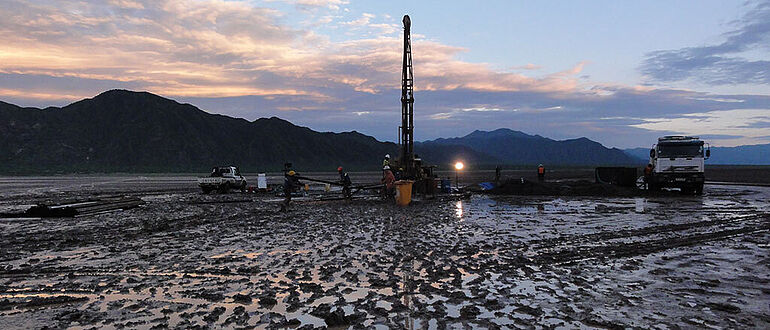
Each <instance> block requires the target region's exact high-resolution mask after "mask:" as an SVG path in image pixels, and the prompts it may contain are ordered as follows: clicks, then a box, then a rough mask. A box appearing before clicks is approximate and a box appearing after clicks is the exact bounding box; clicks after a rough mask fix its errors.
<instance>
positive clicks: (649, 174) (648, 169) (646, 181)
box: [644, 164, 652, 190]
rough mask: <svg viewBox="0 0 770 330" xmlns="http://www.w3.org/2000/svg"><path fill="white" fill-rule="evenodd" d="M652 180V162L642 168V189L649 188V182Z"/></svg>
mask: <svg viewBox="0 0 770 330" xmlns="http://www.w3.org/2000/svg"><path fill="white" fill-rule="evenodd" d="M651 182H652V164H647V166H646V167H645V168H644V189H645V190H648V189H650V183H651Z"/></svg>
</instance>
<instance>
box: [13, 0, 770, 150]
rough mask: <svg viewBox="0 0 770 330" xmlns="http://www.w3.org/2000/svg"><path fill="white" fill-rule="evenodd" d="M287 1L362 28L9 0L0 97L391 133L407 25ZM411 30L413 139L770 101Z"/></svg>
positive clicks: (166, 1)
mask: <svg viewBox="0 0 770 330" xmlns="http://www.w3.org/2000/svg"><path fill="white" fill-rule="evenodd" d="M286 2H287V3H289V4H291V5H296V6H306V7H312V8H316V9H317V10H318V11H320V12H315V11H314V12H313V13H309V14H307V13H306V14H304V15H306V16H310V17H311V18H312V19H310V20H309V21H312V22H321V21H323V22H326V23H324V24H326V25H327V26H326V27H327V28H330V27H332V26H334V27H339V24H340V23H341V22H348V23H350V24H351V25H357V26H360V31H361V33H362V35H360V36H357V37H351V38H348V39H344V40H337V39H336V38H332V37H330V36H328V35H324V34H323V33H320V32H318V31H315V30H313V29H312V28H307V27H303V28H300V27H297V26H294V25H289V23H287V21H289V19H288V18H287V16H291V15H294V14H297V13H296V12H290V13H287V12H283V11H279V10H276V9H270V8H263V7H259V6H258V5H255V4H254V3H253V2H251V1H221V0H195V1H193V0H158V1H151V0H131V1H128V0H115V1H107V2H104V1H96V0H93V1H80V0H60V1H56V2H30V1H19V0H7V1H5V3H4V5H3V6H0V15H3V17H4V19H3V20H0V44H2V45H3V46H2V47H0V97H2V99H3V100H5V101H12V102H14V103H19V104H21V105H37V106H47V105H51V104H52V103H53V104H56V105H65V104H66V103H67V102H69V101H75V100H78V99H81V98H84V97H90V96H93V95H96V94H98V93H100V92H102V91H104V90H107V89H112V88H127V89H133V90H147V91H150V92H153V93H157V94H160V95H162V96H166V97H171V98H175V99H178V100H180V101H183V102H189V103H192V104H195V105H197V106H200V107H201V108H203V109H206V110H208V111H210V112H216V113H224V114H228V115H233V116H237V117H244V118H247V119H256V118H258V117H269V116H274V115H279V116H281V117H284V118H286V119H288V120H291V121H293V122H295V123H298V124H301V125H305V126H310V127H313V128H314V129H320V130H332V131H340V130H353V129H355V130H358V131H362V132H366V133H367V134H372V135H375V136H376V137H378V138H380V139H387V140H396V139H397V136H396V134H397V129H395V127H397V126H398V123H399V122H400V106H401V105H400V100H399V99H400V81H401V56H402V54H401V51H402V46H403V44H402V42H403V41H402V39H401V36H400V35H399V33H396V32H400V31H401V27H400V26H399V25H397V24H392V21H393V19H392V18H390V17H386V15H381V14H379V13H377V14H365V13H357V14H353V13H351V14H343V13H339V14H340V15H341V16H336V14H332V15H328V14H329V11H334V10H335V9H334V8H331V7H334V6H341V5H344V4H346V3H347V2H345V1H320V0H319V1H313V0H308V1H286ZM288 7H290V8H294V7H295V6H288ZM303 18H305V16H303V17H299V18H297V17H292V19H295V20H299V21H303V22H304V21H305V20H303ZM412 37H413V55H414V65H415V88H416V89H415V93H416V95H415V97H416V103H415V116H416V119H415V120H416V121H417V125H418V127H419V130H418V131H417V132H416V136H417V138H418V139H430V138H436V137H440V136H445V137H446V136H456V135H461V134H462V133H468V132H470V131H472V130H475V129H496V128H500V127H508V128H512V129H518V130H524V131H527V132H530V133H540V134H544V135H549V136H551V137H554V138H573V137H579V136H587V137H589V138H592V139H595V140H599V141H608V142H609V143H611V144H612V145H618V146H639V145H647V144H648V143H646V142H645V141H647V140H652V141H654V139H655V137H656V136H657V135H658V134H661V133H663V132H664V131H663V130H664V129H666V128H665V127H663V126H661V125H665V123H666V121H673V123H679V121H677V120H681V119H686V120H689V121H693V120H697V119H698V118H701V117H695V115H694V114H698V115H700V116H702V118H707V119H708V118H711V114H709V113H710V112H713V111H725V110H730V111H735V113H734V114H736V115H737V114H738V113H741V112H742V111H744V110H746V111H755V110H757V109H770V97H768V96H761V95H718V94H711V93H699V92H694V91H686V90H675V89H659V88H653V87H650V86H624V85H618V84H611V83H601V84H598V83H597V84H587V83H586V82H585V81H584V80H583V79H582V78H580V75H581V73H582V71H583V68H584V67H585V66H586V65H590V63H588V62H585V61H583V62H578V61H576V62H577V63H576V64H575V65H574V66H573V67H571V68H557V69H551V71H546V69H545V68H542V67H540V66H538V65H536V64H525V65H522V66H519V67H515V68H513V69H511V70H513V71H516V70H523V71H526V72H506V71H500V70H497V69H495V68H494V67H495V66H494V65H492V64H488V63H471V62H466V61H462V60H460V59H459V58H460V55H462V54H463V53H464V52H468V51H470V50H469V49H465V48H462V47H455V46H452V45H447V44H444V43H441V42H438V41H435V40H430V39H427V38H426V37H424V36H420V35H419V34H413V35H412ZM533 70H537V72H533ZM549 72H550V73H549ZM524 73H527V74H524ZM535 74H537V75H535ZM712 120H713V119H712ZM759 122H760V119H757V118H753V119H752V118H747V119H746V120H744V121H743V122H742V123H741V124H740V125H738V126H735V127H732V128H731V129H732V130H733V131H731V133H715V134H731V135H742V134H743V133H739V132H741V129H743V130H744V131H743V132H745V134H743V135H742V136H744V139H734V140H731V141H730V142H729V143H740V142H741V141H744V140H746V141H754V140H757V139H759V137H757V135H756V134H755V132H754V131H751V129H752V127H750V126H751V125H760V124H758V123H759ZM640 125H641V126H640ZM645 125H646V126H645ZM649 125H652V126H649ZM655 125H657V126H655ZM741 125H743V126H745V127H743V126H741ZM739 126H740V127H739ZM671 130H673V128H668V131H671ZM668 131H666V132H668ZM765 135H767V134H765Z"/></svg>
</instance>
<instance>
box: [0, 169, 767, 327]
mask: <svg viewBox="0 0 770 330" xmlns="http://www.w3.org/2000/svg"><path fill="white" fill-rule="evenodd" d="M99 195H102V196H103V195H132V196H139V197H141V198H142V199H143V200H144V201H145V202H146V204H145V205H144V206H142V207H140V208H136V209H132V210H128V211H121V212H111V213H104V214H97V215H90V216H85V217H79V218H60V219H3V220H0V328H3V329H9V328H11V329H13V328H42V327H46V326H47V327H54V328H59V327H74V328H92V327H111V328H112V327H114V328H166V327H172V328H193V327H210V328H222V327H227V328H230V327H243V328H278V327H292V328H293V327H296V328H311V327H324V326H330V327H336V328H347V327H348V326H352V327H354V328H358V327H375V328H383V329H384V328H398V327H406V328H417V329H420V328H429V329H441V328H466V327H476V328H517V327H522V328H529V327H532V326H533V325H534V326H540V327H545V328H551V327H553V328H559V327H561V328H627V327H632V328H633V327H638V328H769V327H770V201H769V200H770V188H768V187H743V186H707V187H706V189H705V192H704V196H702V197H693V196H689V197H688V196H667V197H658V198H656V197H646V198H595V197H562V198H553V197H520V196H517V197H513V196H487V195H473V196H471V197H469V198H461V197H452V196H443V197H438V198H437V199H435V200H424V201H421V202H419V203H417V204H416V205H413V206H410V207H408V208H399V207H396V206H394V205H391V204H389V203H387V204H386V203H383V202H380V201H378V200H376V199H374V198H363V199H358V200H353V201H329V202H320V201H312V200H309V199H304V200H303V199H300V200H297V201H296V202H295V204H294V205H293V206H292V209H291V211H290V212H288V213H286V214H282V213H279V212H277V210H278V205H277V203H278V201H279V199H277V198H276V197H274V196H270V195H248V194H240V193H232V194H226V195H221V194H213V195H203V194H201V193H200V192H199V191H198V190H197V189H196V188H195V186H194V183H193V181H192V178H190V177H168V176H146V177H133V176H106V177H82V176H79V177H48V178H35V177H27V178H2V179H0V212H11V211H17V210H23V209H24V208H25V207H26V206H28V205H31V204H35V203H39V202H46V201H48V202H51V201H57V200H66V199H72V198H86V197H93V196H99Z"/></svg>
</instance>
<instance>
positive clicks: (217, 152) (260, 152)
mask: <svg viewBox="0 0 770 330" xmlns="http://www.w3.org/2000/svg"><path fill="white" fill-rule="evenodd" d="M397 150H398V146H397V145H396V144H394V143H389V142H380V141H377V140H376V139H374V138H373V137H370V136H366V135H363V134H361V133H358V132H345V133H319V132H315V131H313V130H311V129H309V128H306V127H299V126H296V125H293V124H292V123H290V122H288V121H285V120H283V119H279V118H275V117H273V118H267V119H265V118H262V119H258V120H255V121H252V122H249V121H247V120H245V119H238V118H232V117H228V116H223V115H217V114H210V113H207V112H205V111H202V110H200V109H198V108H196V107H194V106H192V105H189V104H180V103H178V102H176V101H173V100H169V99H166V98H163V97H160V96H157V95H154V94H150V93H146V92H130V91H125V90H113V91H108V92H104V93H102V94H100V95H98V96H96V97H94V98H92V99H85V100H82V101H78V102H75V103H73V104H70V105H68V106H65V107H63V108H54V107H50V108H46V109H35V108H21V107H17V106H15V105H11V104H8V103H0V160H2V164H0V171H2V172H4V173H50V172H66V173H69V172H159V171H183V172H201V171H207V170H208V168H210V167H211V166H216V165H227V164H233V165H239V166H241V167H242V170H244V171H257V170H261V171H264V170H277V169H279V168H281V167H282V165H283V163H284V162H285V161H291V162H293V163H294V164H295V165H296V166H297V168H298V169H306V170H307V169H310V168H312V169H327V170H334V169H336V168H337V166H338V165H342V166H347V167H349V168H352V169H356V168H359V169H364V168H371V167H372V165H371V164H372V163H377V162H378V161H379V160H380V159H381V158H382V155H384V154H386V153H395V152H396V151H397Z"/></svg>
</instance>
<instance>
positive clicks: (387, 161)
mask: <svg viewBox="0 0 770 330" xmlns="http://www.w3.org/2000/svg"><path fill="white" fill-rule="evenodd" d="M385 166H390V154H385V159H383V160H382V167H383V168H385Z"/></svg>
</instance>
